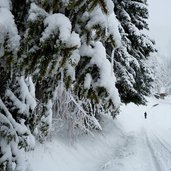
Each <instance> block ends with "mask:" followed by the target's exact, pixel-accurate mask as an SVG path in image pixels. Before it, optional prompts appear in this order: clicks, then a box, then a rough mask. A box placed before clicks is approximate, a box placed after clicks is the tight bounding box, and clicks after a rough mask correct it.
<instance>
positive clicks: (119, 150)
mask: <svg viewBox="0 0 171 171" xmlns="http://www.w3.org/2000/svg"><path fill="white" fill-rule="evenodd" d="M156 102H158V103H159V105H158V106H156V108H154V109H153V108H151V106H153V105H154V104H156ZM148 107H149V108H150V110H148V108H147V107H138V108H135V106H134V105H132V106H129V107H128V106H126V107H125V108H124V107H123V111H122V113H124V115H125V116H121V118H119V119H120V120H119V121H120V122H121V123H122V124H123V126H125V125H126V126H125V129H123V130H122V131H123V136H122V138H121V139H120V143H119V145H118V146H115V148H114V151H113V154H112V156H111V158H110V159H109V160H108V161H105V162H104V163H103V165H102V166H101V170H104V171H171V129H170V128H171V101H170V99H169V100H163V101H162V100H159V101H157V100H155V99H153V100H152V101H151V104H149V106H148ZM128 108H130V109H129V110H128ZM145 110H148V115H149V116H148V118H147V119H144V118H143V113H144V112H145ZM130 112H132V114H131V115H130ZM128 113H129V114H128ZM137 113H140V115H139V116H137ZM168 119H169V120H168ZM98 170H99V169H98Z"/></svg>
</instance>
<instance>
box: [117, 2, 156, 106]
mask: <svg viewBox="0 0 171 171" xmlns="http://www.w3.org/2000/svg"><path fill="white" fill-rule="evenodd" d="M114 3H115V12H116V16H117V19H118V20H119V21H120V33H121V36H122V46H121V47H120V48H118V49H116V51H115V62H114V70H115V73H116V77H117V83H116V86H117V88H118V90H119V93H120V95H121V99H122V101H123V102H126V103H128V102H135V103H137V104H141V103H142V104H144V103H145V99H144V98H143V96H144V95H148V94H149V92H150V91H149V90H150V87H151V83H152V77H151V70H150V69H149V67H148V65H147V61H146V60H147V59H148V57H149V55H150V53H151V52H154V51H155V48H154V42H153V41H152V40H150V38H149V37H148V36H147V35H145V34H144V33H143V32H142V30H143V29H148V24H147V19H148V9H147V2H146V0H145V1H144V0H140V1H139V0H128V1H127V0H117V1H114Z"/></svg>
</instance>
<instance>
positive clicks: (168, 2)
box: [148, 0, 171, 59]
mask: <svg viewBox="0 0 171 171" xmlns="http://www.w3.org/2000/svg"><path fill="white" fill-rule="evenodd" d="M148 4H149V15H150V18H149V22H148V23H149V27H150V35H151V37H152V38H153V39H155V41H156V45H157V48H158V49H159V50H160V53H161V54H162V55H163V56H165V57H169V58H170V59H171V0H148Z"/></svg>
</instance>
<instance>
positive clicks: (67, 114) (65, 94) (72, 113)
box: [51, 82, 102, 140]
mask: <svg viewBox="0 0 171 171" xmlns="http://www.w3.org/2000/svg"><path fill="white" fill-rule="evenodd" d="M83 104H85V102H83V101H80V100H79V99H78V98H77V97H76V96H75V95H73V93H72V92H71V91H67V89H66V88H65V87H64V84H63V83H62V82H61V83H60V84H59V85H58V87H57V88H56V91H55V95H54V103H53V108H52V111H53V117H52V119H53V120H52V130H51V131H52V132H51V134H52V135H54V134H57V135H58V136H59V135H60V136H61V135H65V136H67V137H69V138H70V139H71V140H74V139H75V138H76V137H77V136H79V135H81V134H83V133H89V132H90V131H91V130H92V129H98V130H101V129H102V128H101V126H100V124H99V121H98V120H97V118H95V115H94V113H93V112H92V113H90V114H88V112H87V111H86V110H85V108H83ZM87 104H88V103H87ZM89 104H90V103H89Z"/></svg>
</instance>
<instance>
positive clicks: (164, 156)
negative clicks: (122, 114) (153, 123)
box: [145, 129, 171, 171]
mask: <svg viewBox="0 0 171 171" xmlns="http://www.w3.org/2000/svg"><path fill="white" fill-rule="evenodd" d="M145 136H146V140H147V145H148V147H149V150H150V152H151V154H152V158H153V161H154V165H155V167H156V169H157V171H171V161H170V160H171V151H170V149H169V148H168V147H167V146H166V144H165V143H164V142H162V140H161V137H158V136H157V135H156V134H155V133H154V131H153V130H152V129H149V130H148V132H147V131H146V135H145Z"/></svg>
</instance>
